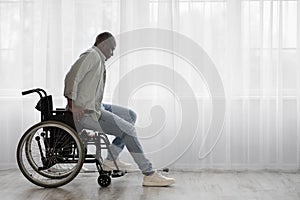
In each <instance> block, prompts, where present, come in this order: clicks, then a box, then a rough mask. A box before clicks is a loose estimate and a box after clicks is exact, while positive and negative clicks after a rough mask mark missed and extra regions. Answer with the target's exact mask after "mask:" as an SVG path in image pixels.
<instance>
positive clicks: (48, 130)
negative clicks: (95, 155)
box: [17, 121, 85, 188]
mask: <svg viewBox="0 0 300 200" xmlns="http://www.w3.org/2000/svg"><path fill="white" fill-rule="evenodd" d="M84 157H85V152H84V147H83V144H82V142H81V140H80V138H79V137H78V135H77V133H76V132H75V131H74V129H72V128H71V127H69V126H68V125H66V124H63V123H61V122H57V121H44V122H41V123H38V124H36V125H34V126H32V127H31V128H29V129H28V130H27V131H26V132H25V134H24V135H23V136H22V138H21V140H20V142H19V144H18V148H17V162H18V166H19V168H20V170H21V172H22V173H23V175H24V176H25V177H26V178H27V179H28V180H29V181H31V182H32V183H34V184H36V185H38V186H41V187H47V188H52V187H59V186H62V185H65V184H67V183H69V182H70V181H72V180H73V179H74V178H75V177H76V176H77V174H78V173H79V172H80V169H81V167H82V164H83V162H84Z"/></svg>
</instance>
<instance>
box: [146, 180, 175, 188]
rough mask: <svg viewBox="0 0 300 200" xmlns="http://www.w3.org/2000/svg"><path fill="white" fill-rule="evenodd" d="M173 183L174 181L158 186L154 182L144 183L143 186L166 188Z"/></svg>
mask: <svg viewBox="0 0 300 200" xmlns="http://www.w3.org/2000/svg"><path fill="white" fill-rule="evenodd" d="M174 183H175V181H170V182H168V183H160V184H158V183H154V182H145V183H143V186H144V187H167V186H170V185H172V184H174Z"/></svg>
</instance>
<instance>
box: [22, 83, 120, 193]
mask: <svg viewBox="0 0 300 200" xmlns="http://www.w3.org/2000/svg"><path fill="white" fill-rule="evenodd" d="M31 93H38V94H39V96H40V100H39V102H38V103H37V105H36V109H37V110H39V111H40V113H41V122H39V123H37V124H35V125H33V126H32V127H30V128H29V129H28V130H27V131H26V132H25V133H24V134H23V136H22V137H21V139H20V141H19V144H18V148H17V162H18V166H19V168H20V170H21V172H22V174H23V175H24V176H25V177H26V178H27V179H28V180H29V181H30V182H32V183H34V184H36V185H38V186H41V187H46V188H53V187H60V186H63V185H65V184H67V183H69V182H70V181H72V180H73V179H74V178H75V177H76V176H77V175H78V173H79V172H80V170H81V168H82V165H83V163H95V164H96V167H97V170H98V173H99V177H98V184H99V185H100V186H101V187H107V186H109V185H110V183H111V178H115V177H120V176H123V175H124V174H125V172H124V171H121V170H120V169H119V167H118V165H117V163H116V160H115V159H113V162H114V164H115V167H116V170H111V171H105V170H103V167H102V164H103V158H102V156H101V154H102V151H101V150H102V149H106V150H107V153H109V154H111V155H112V153H111V150H110V148H109V145H110V142H109V139H108V137H107V135H106V134H105V133H102V132H98V131H94V130H92V131H93V132H94V137H89V136H88V134H87V130H86V129H83V128H82V127H79V126H75V123H74V120H73V115H72V113H71V112H70V111H67V110H65V109H59V108H58V109H56V110H53V101H52V96H51V95H47V93H46V92H45V90H43V89H40V88H37V89H32V90H27V91H24V92H22V95H28V94H31ZM88 145H95V147H96V153H95V154H87V147H88ZM56 168H59V169H56Z"/></svg>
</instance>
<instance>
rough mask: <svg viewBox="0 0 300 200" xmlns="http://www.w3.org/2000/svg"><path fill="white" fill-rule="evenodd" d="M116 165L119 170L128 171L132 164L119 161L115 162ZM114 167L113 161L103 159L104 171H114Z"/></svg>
mask: <svg viewBox="0 0 300 200" xmlns="http://www.w3.org/2000/svg"><path fill="white" fill-rule="evenodd" d="M116 163H117V165H118V167H119V169H120V170H127V169H130V168H131V167H132V164H130V163H126V162H123V161H121V160H119V159H118V160H116ZM116 169H117V168H116V166H115V163H114V161H111V160H107V159H105V160H104V162H103V170H105V171H110V170H116Z"/></svg>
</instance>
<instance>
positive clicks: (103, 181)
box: [98, 174, 111, 187]
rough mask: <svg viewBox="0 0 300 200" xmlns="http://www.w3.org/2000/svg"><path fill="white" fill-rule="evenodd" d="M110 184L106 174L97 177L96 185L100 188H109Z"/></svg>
mask: <svg viewBox="0 0 300 200" xmlns="http://www.w3.org/2000/svg"><path fill="white" fill-rule="evenodd" d="M110 183H111V178H110V176H109V175H108V174H101V175H100V176H99V177H98V184H99V185H100V186H101V187H107V186H109V185H110Z"/></svg>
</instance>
